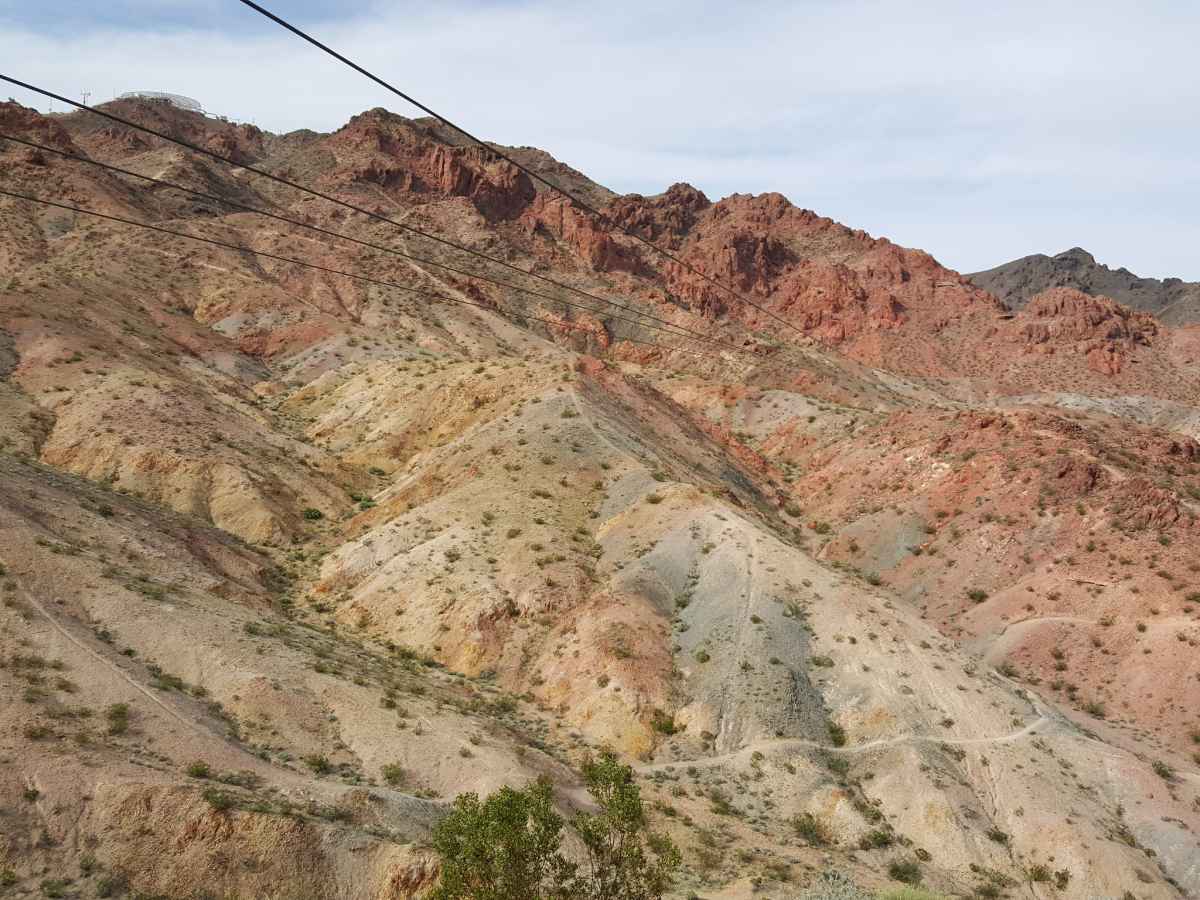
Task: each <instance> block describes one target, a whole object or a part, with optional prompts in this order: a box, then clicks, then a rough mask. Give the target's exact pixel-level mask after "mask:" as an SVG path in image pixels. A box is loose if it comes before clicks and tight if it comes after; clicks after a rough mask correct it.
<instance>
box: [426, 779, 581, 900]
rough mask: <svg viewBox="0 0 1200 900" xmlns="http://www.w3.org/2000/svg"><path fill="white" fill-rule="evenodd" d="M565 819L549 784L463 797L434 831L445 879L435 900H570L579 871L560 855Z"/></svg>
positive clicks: (442, 878) (458, 799) (536, 783)
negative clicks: (563, 899)
mask: <svg viewBox="0 0 1200 900" xmlns="http://www.w3.org/2000/svg"><path fill="white" fill-rule="evenodd" d="M562 826H563V820H562V818H561V817H560V816H559V815H558V814H557V813H555V812H554V805H553V798H552V793H551V786H550V782H549V781H547V780H539V781H537V782H535V783H534V784H532V785H530V786H529V787H528V788H525V789H524V790H519V791H518V790H514V789H513V788H510V787H504V788H501V789H500V790H499V791H497V792H496V793H494V794H492V795H491V796H489V797H488V798H487V799H486V800H483V801H480V799H479V796H478V795H477V794H473V793H471V794H460V795H459V796H458V797H457V798H456V799H455V801H454V808H453V810H452V811H451V812H450V815H448V816H447V817H446V818H444V819H443V820H442V821H441V822H439V823H438V824H437V826H436V827H435V828H434V830H433V846H434V849H435V850H437V852H438V854H439V855H440V856H441V858H442V877H441V881H440V882H439V884H438V886H437V888H436V889H435V890H434V892H433V894H432V895H431V897H432V898H433V900H542V898H557V897H566V896H568V895H567V894H566V893H565V892H564V889H563V888H564V886H565V885H568V884H569V883H570V881H571V879H572V877H573V875H574V870H575V867H574V866H573V865H571V864H570V863H568V862H567V860H566V859H565V858H564V857H563V856H562V854H561V853H559V850H558V845H559V842H560V840H561V838H562Z"/></svg>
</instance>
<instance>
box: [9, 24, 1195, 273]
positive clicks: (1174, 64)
mask: <svg viewBox="0 0 1200 900" xmlns="http://www.w3.org/2000/svg"><path fill="white" fill-rule="evenodd" d="M264 5H267V6H268V7H269V8H272V9H275V10H276V11H277V12H279V13H280V14H281V15H284V16H285V17H288V18H294V19H295V20H297V21H298V22H300V23H302V24H304V25H305V26H308V27H311V28H312V29H313V30H314V32H315V33H317V36H318V37H321V38H322V39H325V40H326V41H327V42H329V43H331V44H333V45H334V46H336V47H338V48H340V49H343V50H344V51H346V52H347V53H348V54H350V55H351V56H353V57H355V58H358V59H360V60H361V61H362V62H363V63H364V64H365V65H367V66H368V67H369V68H373V69H375V70H376V71H378V72H379V73H380V74H382V75H384V76H385V77H387V78H389V79H391V80H393V81H394V82H395V83H397V84H398V85H399V86H400V87H402V88H403V89H405V90H408V91H409V92H410V93H412V94H414V95H415V96H417V97H418V98H420V99H422V100H424V101H425V102H427V103H429V104H430V105H431V106H433V107H435V108H437V109H440V110H441V111H442V112H444V113H445V114H446V115H448V116H449V117H450V118H452V119H456V120H458V121H461V123H462V124H464V125H466V126H467V127H469V128H471V129H472V130H474V131H475V132H476V133H479V134H482V135H484V136H487V137H489V138H491V139H494V140H498V141H502V142H504V143H509V144H532V145H535V146H539V147H542V148H544V149H546V150H548V151H550V152H551V153H553V154H554V155H556V156H558V157H559V158H560V159H563V160H565V161H567V162H569V163H571V164H572V165H574V166H576V167H577V168H579V169H581V170H583V171H584V172H586V173H588V174H589V175H591V176H592V177H594V178H595V179H596V180H598V181H600V182H602V183H604V184H607V185H608V186H609V187H612V188H613V189H615V190H619V191H639V192H643V193H655V192H658V191H660V190H662V189H664V188H665V187H667V186H668V185H670V184H671V183H673V182H675V181H688V182H690V183H692V184H695V185H697V186H698V187H700V188H701V189H703V190H704V191H705V192H706V193H707V194H708V195H709V196H710V197H713V198H714V199H715V198H718V197H721V196H724V195H726V194H729V193H733V192H754V193H758V192H762V191H768V190H777V191H780V192H781V193H783V194H785V195H787V196H788V197H789V198H790V199H791V200H792V201H793V202H794V203H796V204H798V205H800V206H804V207H808V208H811V209H815V210H816V211H817V212H819V213H822V214H824V215H829V216H832V217H833V218H836V219H838V220H839V221H842V222H844V223H846V224H848V225H851V226H853V227H857V228H864V229H866V230H867V231H870V232H871V233H872V234H876V235H883V236H887V237H890V238H892V239H893V240H895V241H897V242H899V243H902V244H906V245H908V246H915V247H921V248H923V249H925V250H928V251H929V252H931V253H932V254H933V255H934V256H936V257H937V258H938V259H939V260H941V261H942V262H944V263H945V264H947V265H949V266H951V267H953V268H956V269H959V270H960V271H971V270H974V269H979V268H986V267H989V266H992V265H996V264H998V263H1001V262H1004V261H1007V260H1009V259H1012V258H1014V257H1017V256H1022V255H1025V254H1027V253H1033V252H1049V253H1053V252H1057V251H1060V250H1064V249H1066V248H1068V247H1071V246H1075V245H1079V246H1083V247H1086V248H1087V249H1089V250H1091V251H1092V252H1093V253H1094V254H1095V255H1096V256H1097V258H1098V259H1099V260H1100V261H1102V262H1106V263H1108V264H1110V265H1113V266H1117V265H1124V266H1126V267H1128V268H1130V269H1132V270H1133V271H1135V272H1137V273H1139V274H1142V275H1153V276H1159V277H1162V276H1170V275H1175V276H1179V277H1183V278H1187V279H1189V280H1200V253H1197V252H1196V249H1195V248H1196V247H1197V246H1200V214H1198V212H1197V211H1198V210H1200V177H1198V176H1200V154H1197V153H1196V151H1195V147H1196V146H1197V145H1198V144H1200V112H1198V111H1200V79H1198V78H1197V77H1196V65H1195V62H1194V58H1195V52H1196V51H1195V47H1196V46H1197V41H1198V38H1200V5H1198V4H1194V3H1155V2H1145V3H1141V4H1131V3H1128V2H1122V3H1116V2H1104V0H1097V2H1093V3H1089V4H1086V5H1083V4H1079V3H1077V2H1070V3H1068V2H1057V0H1042V2H1027V0H1009V2H1006V3H1004V4H991V5H984V4H967V3H962V2H949V0H911V2H906V3H899V2H878V0H877V2H867V0H842V2H836V3H835V2H812V0H793V2H776V0H768V2H746V3H738V4H730V3H727V2H721V3H715V2H711V3H710V2H704V0H695V2H682V0H663V2H657V3H645V2H628V0H613V2H610V3H606V4H597V3H582V2H574V0H559V2H551V0H493V2H487V3H469V2H462V0H443V2H439V3H436V4H430V3H398V2H389V3H384V2H376V3H363V4H347V3H344V2H343V3H335V2H326V0H267V2H266V3H264ZM0 60H3V61H4V62H3V63H2V64H0V68H2V69H3V70H4V71H5V72H6V73H8V74H12V75H15V76H16V77H20V78H24V79H26V80H29V81H33V82H35V83H40V84H44V85H46V86H47V87H50V88H52V89H55V90H58V91H60V92H63V93H68V94H71V95H74V96H78V95H79V93H80V91H82V90H84V89H86V90H89V91H91V92H92V97H93V100H97V99H107V98H108V97H110V96H111V95H112V94H113V93H114V92H120V91H125V90H134V89H152V90H164V91H174V92H177V93H181V94H187V95H190V96H193V97H196V98H197V99H199V100H201V101H202V102H203V103H204V105H205V106H206V107H207V108H208V109H209V110H211V111H213V112H217V113H221V114H224V115H228V116H230V117H231V118H237V119H243V120H247V121H254V122H256V123H257V124H258V125H260V126H262V127H265V128H269V129H271V130H276V131H283V130H289V129H292V128H299V127H311V128H316V129H321V130H330V129H333V128H336V127H337V126H338V125H340V124H341V123H342V122H344V121H345V120H346V119H347V118H348V117H349V116H351V115H353V114H354V113H356V112H360V111H362V110H363V109H368V108H370V107H373V106H388V107H389V108H392V109H394V110H396V111H397V112H401V113H406V114H415V113H413V111H412V110H408V109H405V108H404V105H403V103H402V102H401V101H399V100H398V99H397V98H394V97H391V96H390V95H387V94H385V93H384V92H383V91H382V90H381V89H379V88H377V87H375V86H374V85H372V84H370V83H369V82H367V81H366V80H365V79H363V78H361V77H359V76H356V75H354V74H353V73H351V72H349V71H348V70H344V69H342V68H340V67H339V66H338V65H337V64H336V63H335V62H333V61H332V60H328V59H327V58H325V57H322V56H320V55H319V54H318V53H317V52H316V51H315V50H313V49H312V48H309V47H308V46H306V45H304V44H302V43H301V42H300V41H299V40H297V39H295V38H293V37H290V36H288V35H286V34H285V33H283V32H282V31H280V30H279V29H278V28H277V27H276V26H273V25H271V24H270V23H268V22H266V21H265V20H263V19H261V18H260V17H258V16H257V15H255V14H254V13H253V12H251V11H250V10H248V9H246V8H245V7H243V6H242V5H241V4H240V3H238V2H236V0H179V2H154V0H112V2H108V3H103V4H98V3H94V2H88V3H82V2H66V0H43V2H40V3H29V2H15V0H0ZM12 93H13V94H14V96H16V97H17V99H18V100H21V101H22V102H26V103H29V104H30V105H36V106H38V107H39V108H41V109H45V104H44V102H41V101H35V99H34V98H33V97H29V96H22V95H20V94H18V93H17V92H15V91H13V92H12Z"/></svg>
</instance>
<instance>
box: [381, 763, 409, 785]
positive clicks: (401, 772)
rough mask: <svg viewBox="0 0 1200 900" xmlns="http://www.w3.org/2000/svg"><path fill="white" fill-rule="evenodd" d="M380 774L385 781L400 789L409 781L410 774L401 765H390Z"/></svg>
mask: <svg viewBox="0 0 1200 900" xmlns="http://www.w3.org/2000/svg"><path fill="white" fill-rule="evenodd" d="M380 772H381V774H382V775H383V780H384V781H386V782H387V783H388V784H389V785H391V786H392V787H398V786H399V785H402V784H404V782H406V781H407V780H408V772H407V771H406V770H405V768H404V766H402V765H400V764H399V763H388V764H387V765H385V766H384V767H383V769H381V770H380Z"/></svg>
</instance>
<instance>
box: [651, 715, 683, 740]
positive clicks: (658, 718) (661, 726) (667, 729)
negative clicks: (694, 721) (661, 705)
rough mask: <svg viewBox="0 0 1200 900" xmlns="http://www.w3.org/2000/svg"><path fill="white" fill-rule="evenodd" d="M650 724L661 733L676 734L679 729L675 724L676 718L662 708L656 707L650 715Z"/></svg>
mask: <svg viewBox="0 0 1200 900" xmlns="http://www.w3.org/2000/svg"><path fill="white" fill-rule="evenodd" d="M650 726H651V727H652V728H653V729H654V730H655V731H657V732H658V733H659V734H667V735H671V734H675V732H676V731H678V730H679V729H678V728H677V727H676V725H675V719H674V718H673V717H672V716H669V715H667V714H666V713H665V712H663V711H662V710H661V709H655V710H654V712H653V713H652V715H651V717H650Z"/></svg>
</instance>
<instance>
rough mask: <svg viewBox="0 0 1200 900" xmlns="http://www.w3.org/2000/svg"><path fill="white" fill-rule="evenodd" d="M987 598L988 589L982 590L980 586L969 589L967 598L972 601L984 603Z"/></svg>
mask: <svg viewBox="0 0 1200 900" xmlns="http://www.w3.org/2000/svg"><path fill="white" fill-rule="evenodd" d="M987 598H988V595H987V591H984V590H980V589H979V588H974V589H973V590H969V591H967V599H969V600H970V601H971V602H972V603H982V602H983V601H984V600H986V599H987Z"/></svg>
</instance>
